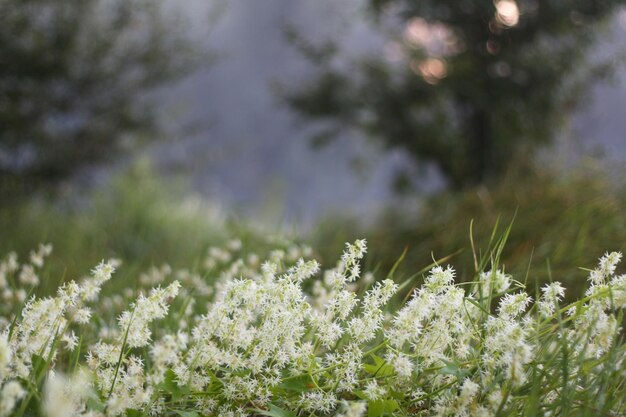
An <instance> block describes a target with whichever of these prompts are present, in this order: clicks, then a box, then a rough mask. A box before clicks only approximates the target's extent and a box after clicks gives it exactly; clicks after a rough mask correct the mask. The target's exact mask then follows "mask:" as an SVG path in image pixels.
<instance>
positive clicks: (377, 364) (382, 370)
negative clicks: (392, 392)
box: [363, 354, 395, 378]
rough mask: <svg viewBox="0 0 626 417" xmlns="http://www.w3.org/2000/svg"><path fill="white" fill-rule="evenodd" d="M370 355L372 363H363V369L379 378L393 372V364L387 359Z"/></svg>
mask: <svg viewBox="0 0 626 417" xmlns="http://www.w3.org/2000/svg"><path fill="white" fill-rule="evenodd" d="M370 357H371V358H372V359H373V360H374V364H373V365H372V364H365V365H363V369H364V370H365V372H367V373H369V374H370V375H373V376H376V377H379V378H385V377H388V376H391V375H393V374H394V373H395V370H394V369H393V366H391V365H390V364H388V363H387V361H385V360H384V359H383V358H381V357H380V356H376V355H374V354H372V355H370Z"/></svg>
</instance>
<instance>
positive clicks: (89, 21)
mask: <svg viewBox="0 0 626 417" xmlns="http://www.w3.org/2000/svg"><path fill="white" fill-rule="evenodd" d="M0 16H2V18H1V21H2V24H0V62H1V63H2V64H1V65H0V97H1V99H0V186H2V190H3V192H4V193H8V192H14V193H25V192H26V193H28V192H30V191H32V189H34V188H36V187H37V186H40V185H42V184H43V185H45V184H50V183H52V184H54V183H57V182H58V181H59V180H63V179H66V178H67V177H69V176H70V175H72V174H74V173H76V172H77V171H79V170H80V169H81V168H83V167H85V166H88V165H89V164H92V163H94V162H97V161H102V160H109V159H110V158H111V157H113V156H115V155H117V154H118V153H119V152H120V151H121V150H125V149H129V148H131V147H132V146H134V145H135V144H137V143H139V142H140V141H144V140H145V139H146V138H151V139H152V138H155V137H156V136H157V133H158V130H159V129H160V128H161V126H159V125H158V123H156V120H155V111H154V103H153V100H152V99H150V98H149V94H150V93H153V92H154V91H155V89H156V88H157V87H161V86H163V85H164V84H165V83H167V82H170V81H173V80H175V79H177V78H178V77H180V76H181V75H182V74H184V73H186V72H187V71H189V70H190V69H192V66H191V63H192V59H191V58H192V47H191V43H190V40H189V39H185V37H184V36H183V35H182V34H181V33H182V32H181V31H179V30H176V28H177V27H179V23H180V22H179V19H178V17H177V16H176V15H175V13H173V11H172V10H169V11H166V10H165V9H164V6H163V5H162V4H159V2H156V1H152V0H131V1H127V0H113V1H108V0H63V1H59V0H3V1H1V2H0ZM5 195H6V194H5Z"/></svg>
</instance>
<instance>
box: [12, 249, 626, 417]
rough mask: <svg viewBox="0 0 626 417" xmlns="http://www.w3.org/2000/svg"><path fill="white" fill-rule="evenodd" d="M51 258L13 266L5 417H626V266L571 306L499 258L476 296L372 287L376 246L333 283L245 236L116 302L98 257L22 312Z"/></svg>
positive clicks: (607, 269)
mask: <svg viewBox="0 0 626 417" xmlns="http://www.w3.org/2000/svg"><path fill="white" fill-rule="evenodd" d="M50 250H51V248H50V247H49V246H45V245H42V246H41V247H40V248H39V249H38V250H37V251H33V252H32V253H31V254H30V258H29V262H28V263H27V264H25V265H20V264H19V262H18V259H17V256H16V255H15V254H9V255H8V256H7V257H6V258H5V259H4V260H3V261H1V262H0V290H2V291H3V292H6V293H7V297H6V298H4V299H5V300H10V304H5V306H7V307H3V308H4V309H3V310H2V311H1V313H2V314H1V315H0V317H1V321H0V326H1V328H0V417H4V416H9V415H16V416H24V415H45V416H50V417H56V416H65V415H67V416H70V415H71V416H89V417H104V416H122V415H132V416H148V415H150V416H176V415H178V416H196V417H197V416H232V417H243V416H258V415H270V416H331V415H334V416H343V417H361V416H365V415H366V414H367V415H368V416H395V415H397V416H484V417H487V416H499V415H522V414H523V415H577V414H581V415H584V414H585V413H588V412H589V411H590V410H595V411H597V412H598V413H600V414H605V415H623V414H624V413H626V401H625V400H624V398H626V397H625V396H624V394H626V388H625V384H624V380H625V378H626V371H624V369H626V363H625V361H624V357H625V355H624V353H625V352H626V348H625V345H624V344H623V342H622V341H621V339H620V338H619V334H620V331H621V323H622V315H621V311H622V310H623V309H624V308H625V307H626V275H617V274H616V270H617V265H618V262H619V261H620V258H621V254H619V253H610V254H606V255H605V256H604V257H602V258H601V260H600V264H599V266H598V268H597V269H595V270H593V271H591V272H590V274H589V282H590V287H589V289H588V291H587V292H586V294H585V296H584V298H583V299H581V300H580V301H577V302H574V303H572V304H568V305H562V303H563V299H564V296H565V289H564V288H563V286H562V285H561V284H560V283H558V282H552V283H549V284H546V285H545V286H543V287H541V288H540V289H537V292H536V295H533V297H531V296H530V295H529V294H528V293H527V292H526V291H525V289H524V288H523V286H522V285H521V284H519V283H518V282H516V281H515V280H513V278H512V277H511V276H510V275H508V274H506V273H505V272H504V271H503V270H502V269H499V268H498V267H497V263H496V262H494V265H493V268H492V270H490V271H484V272H478V273H477V274H476V277H475V280H474V281H473V282H469V283H465V284H464V285H460V284H457V283H455V270H454V269H453V268H452V267H450V266H442V265H440V266H435V267H434V268H432V269H431V270H430V271H429V272H428V273H427V274H426V275H425V276H424V277H422V278H423V282H422V285H420V286H418V285H417V284H418V282H409V281H407V282H395V281H394V280H392V279H390V278H386V279H380V280H376V279H375V278H374V275H373V274H371V273H365V274H364V273H362V271H361V263H362V260H363V258H364V257H365V255H366V253H367V245H366V242H365V241H364V240H358V241H356V242H355V243H353V244H348V245H347V246H346V249H345V251H344V253H343V255H342V256H341V258H340V260H339V262H338V263H337V264H336V265H335V267H334V268H332V269H328V270H325V271H323V272H322V271H321V266H320V264H319V263H318V262H317V261H315V260H313V259H311V255H312V250H311V249H310V248H308V247H304V246H298V245H286V246H284V247H282V248H280V249H276V250H272V251H271V252H269V253H268V255H267V256H266V257H264V258H265V259H267V260H266V261H264V262H261V259H263V257H261V256H259V255H257V254H256V253H248V254H245V251H244V244H243V243H242V242H241V241H239V240H234V241H231V242H228V243H227V244H226V245H225V246H224V247H213V248H210V249H209V250H208V251H207V257H206V259H205V260H204V261H203V262H201V263H200V265H201V266H200V268H198V269H196V270H193V271H186V270H185V271H174V270H172V268H170V267H169V266H167V265H162V266H159V267H153V268H151V269H150V270H148V271H147V272H145V273H143V274H140V275H138V277H137V279H136V280H135V282H133V284H132V285H131V286H124V283H118V284H121V286H120V285H118V286H117V289H118V290H117V291H115V292H113V293H110V294H107V292H106V291H105V292H103V291H102V287H103V285H104V284H105V283H106V282H107V281H109V280H110V279H111V277H112V276H113V274H114V272H115V270H116V268H117V267H118V266H119V262H118V261H109V262H102V263H101V264H99V265H98V266H96V267H95V268H94V270H93V271H92V274H91V276H90V277H88V278H85V279H84V280H82V281H78V282H76V281H67V282H65V283H64V284H62V286H61V287H60V288H59V289H58V291H57V293H56V294H55V295H54V296H49V297H34V296H33V297H31V298H29V299H28V300H26V298H27V297H26V296H25V295H24V296H20V295H18V294H19V292H20V291H24V292H25V293H26V291H28V290H29V289H30V288H32V287H34V286H36V284H37V282H38V279H36V277H37V273H36V271H40V270H41V269H42V268H43V267H44V259H45V257H46V256H48V255H49V254H50ZM362 275H363V278H361V276H362ZM411 279H412V280H413V278H411ZM361 281H365V282H364V283H362V282H361ZM409 284H411V285H415V288H414V289H412V290H411V291H410V293H408V294H406V293H402V291H401V289H402V288H406V287H408V286H409ZM150 287H154V288H150ZM3 297H4V294H3ZM534 299H536V301H535V300H534ZM607 393H610V395H607ZM595 411H594V412H595Z"/></svg>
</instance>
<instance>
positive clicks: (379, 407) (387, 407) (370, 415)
mask: <svg viewBox="0 0 626 417" xmlns="http://www.w3.org/2000/svg"><path fill="white" fill-rule="evenodd" d="M398 408H399V406H398V403H397V402H396V400H375V401H368V403H367V417H381V416H384V415H385V414H391V413H393V412H394V411H395V410H397V409H398Z"/></svg>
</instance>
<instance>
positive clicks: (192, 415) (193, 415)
mask: <svg viewBox="0 0 626 417" xmlns="http://www.w3.org/2000/svg"><path fill="white" fill-rule="evenodd" d="M174 412H175V413H176V414H178V415H179V416H180V417H200V414H198V413H197V412H195V411H183V410H174Z"/></svg>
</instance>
